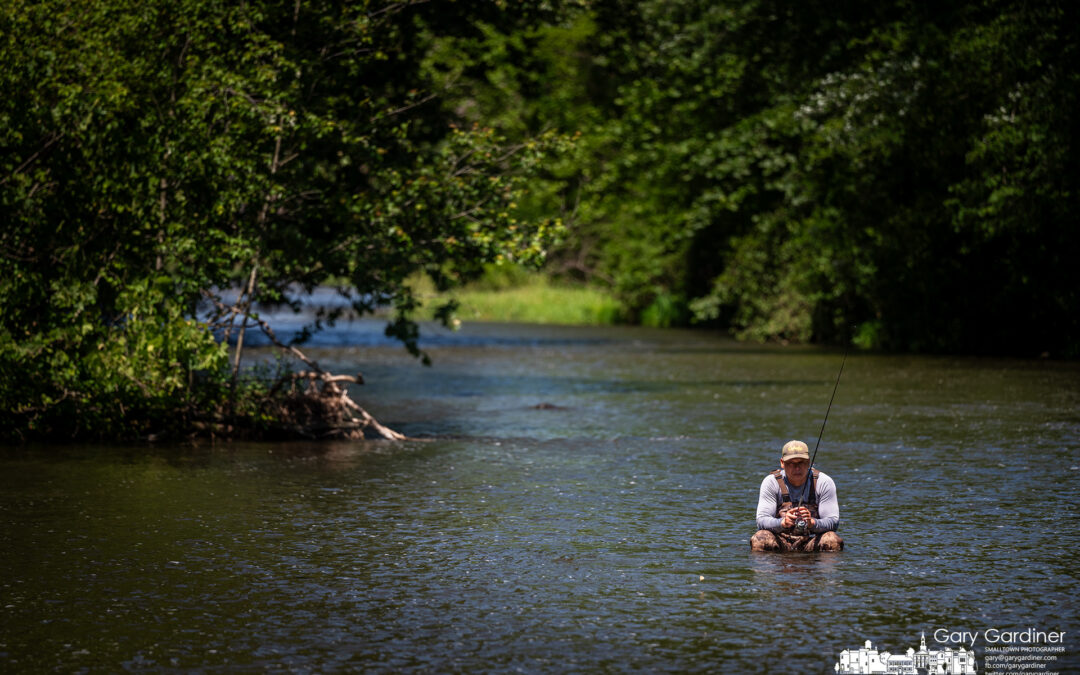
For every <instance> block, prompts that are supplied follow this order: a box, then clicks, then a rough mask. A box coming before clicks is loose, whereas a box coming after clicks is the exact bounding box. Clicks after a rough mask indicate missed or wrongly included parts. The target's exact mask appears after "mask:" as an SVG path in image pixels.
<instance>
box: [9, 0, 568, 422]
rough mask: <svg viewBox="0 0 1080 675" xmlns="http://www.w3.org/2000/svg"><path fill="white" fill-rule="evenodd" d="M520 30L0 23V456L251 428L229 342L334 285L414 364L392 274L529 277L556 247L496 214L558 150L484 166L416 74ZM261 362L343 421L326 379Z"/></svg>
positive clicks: (375, 9)
mask: <svg viewBox="0 0 1080 675" xmlns="http://www.w3.org/2000/svg"><path fill="white" fill-rule="evenodd" d="M537 11H539V10H537ZM528 16H529V15H528V13H527V12H525V11H524V10H519V11H517V12H516V13H509V12H507V11H505V10H502V9H499V8H498V7H495V6H483V7H479V8H475V9H471V8H467V7H465V6H456V5H455V6H453V7H442V6H440V7H434V6H430V5H425V4H414V3H391V2H365V3H344V2H340V3H335V2H330V3H324V2H320V3H308V2H303V1H299V2H289V3H283V2H270V1H261V2H259V1H257V2H248V3H242V4H236V5H233V4H231V3H220V4H219V3H205V2H197V1H194V0H170V1H169V2H163V1H152V2H137V3H136V2H125V1H123V0H99V1H96V2H87V3H78V4H76V5H71V4H66V3H60V2H33V3H31V2H24V1H22V0H16V1H15V2H13V3H7V4H6V5H5V6H4V8H3V9H0V63H2V65H0V83H2V87H3V90H4V91H5V92H9V93H12V94H13V95H7V96H5V97H3V101H2V102H0V147H2V148H3V152H2V153H0V181H2V193H0V213H2V216H0V219H2V220H3V221H4V222H5V224H6V226H5V228H4V229H3V231H2V232H0V302H2V303H3V305H2V306H3V308H4V311H3V316H2V318H0V392H2V397H3V400H2V409H3V413H2V414H3V416H4V420H3V424H4V427H5V429H6V433H8V434H9V435H11V436H14V437H22V438H29V437H35V436H43V437H63V436H69V437H75V436H95V435H96V436H114V437H115V436H145V435H148V434H152V433H158V432H161V431H187V430H189V429H190V428H191V427H192V426H193V425H203V426H207V425H209V428H214V429H218V430H225V431H227V427H228V426H229V425H231V424H234V423H237V424H240V423H242V424H247V425H250V424H252V423H254V422H257V421H258V420H260V419H263V420H264V421H267V422H268V423H272V422H273V421H274V419H275V416H276V417H281V414H282V413H283V410H284V409H283V408H281V407H280V406H279V407H277V408H273V407H269V403H270V402H272V401H273V400H274V396H273V395H274V394H280V391H279V390H275V389H269V390H268V389H267V387H268V386H269V385H263V384H260V383H259V382H257V381H254V380H251V379H250V378H245V377H243V376H242V371H241V359H242V355H243V345H244V337H245V333H246V332H247V331H249V330H266V331H267V332H268V334H270V335H272V327H270V326H267V325H266V324H265V322H262V321H261V319H259V317H258V314H257V311H256V303H275V302H290V301H295V300H294V299H293V300H290V296H289V295H288V292H289V291H290V290H291V291H296V290H298V289H299V290H300V291H308V292H309V291H311V290H312V289H313V288H314V287H315V286H317V285H319V284H324V283H328V282H335V283H338V284H341V285H342V287H343V289H344V290H343V292H345V293H347V294H348V296H349V297H350V298H351V299H352V301H353V303H352V304H353V309H354V311H356V312H359V313H363V312H370V311H371V310H372V309H374V306H375V305H376V304H377V303H379V302H383V301H388V300H390V301H393V302H394V303H395V306H396V317H395V319H394V320H393V321H392V322H391V324H390V326H389V327H388V332H389V333H391V334H393V335H396V336H398V337H400V338H402V339H403V340H404V341H405V343H406V345H407V346H408V347H409V348H410V349H411V350H412V351H414V352H416V353H419V352H418V348H417V342H416V338H417V331H416V327H415V324H413V323H412V322H411V320H410V318H409V316H410V312H411V310H412V309H413V308H414V307H415V305H416V303H415V300H414V299H413V298H412V295H411V293H410V289H409V286H408V285H407V283H406V279H407V278H408V277H409V275H411V274H413V273H414V272H415V271H416V270H426V271H428V272H429V273H430V274H432V275H434V276H435V277H437V279H438V280H439V282H440V283H442V284H451V283H455V282H458V281H460V280H463V279H466V278H469V277H470V276H471V275H475V274H476V273H477V272H478V271H479V270H480V269H481V265H482V264H483V263H485V262H490V261H498V260H512V261H521V262H526V263H531V262H536V261H538V260H540V259H542V257H543V255H544V250H545V249H544V247H545V244H546V242H547V241H548V239H549V237H550V235H551V234H552V233H553V230H554V229H555V228H556V225H555V224H554V223H552V222H547V221H542V220H537V219H532V220H526V219H521V218H519V216H518V215H517V214H516V213H515V208H514V207H515V204H516V202H517V201H520V199H521V197H520V193H521V191H522V189H523V187H524V185H525V181H526V177H527V176H528V175H529V173H530V171H532V170H533V169H534V168H535V167H536V165H537V163H538V162H539V161H540V159H541V158H542V156H543V155H544V153H546V152H548V151H550V150H552V149H553V148H555V147H556V146H558V145H559V144H560V143H561V142H562V141H561V140H560V139H559V138H557V137H555V136H553V135H547V136H542V137H537V138H530V139H527V140H525V139H523V140H521V142H519V143H516V144H513V145H508V144H507V143H505V142H504V141H503V139H502V138H500V137H499V136H498V135H496V134H495V133H494V132H493V131H492V130H490V129H489V128H484V127H475V128H474V127H455V126H454V125H453V124H452V122H453V120H452V118H448V117H447V115H446V114H445V112H444V111H443V110H442V109H441V108H440V107H439V106H438V105H435V104H434V103H433V102H434V101H437V97H438V96H439V95H441V94H443V93H445V92H444V91H443V90H441V89H440V88H439V87H440V83H438V82H434V81H432V80H431V79H430V78H428V77H427V76H426V74H425V72H424V71H423V69H422V68H421V65H422V63H423V57H424V54H425V53H426V52H427V50H428V49H429V48H430V45H431V43H432V40H433V39H434V36H438V35H440V34H443V33H447V34H453V33H454V32H455V31H470V30H473V28H472V26H473V25H474V23H475V21H477V20H479V19H485V20H488V21H498V20H502V21H508V22H520V21H526V20H530V19H528ZM230 290H232V291H234V292H233V293H229V291H230ZM293 296H295V293H294V294H293ZM202 306H208V307H210V311H211V314H212V317H211V319H210V321H209V322H207V321H202V320H198V319H197V318H196V317H198V316H200V307H202ZM451 310H452V308H444V311H443V315H444V316H446V317H449V312H450V311H451ZM330 318H333V317H330ZM215 330H216V331H218V333H217V335H215ZM222 335H223V336H224V337H225V338H226V340H224V341H222V340H219V339H218V337H220V336H222ZM274 339H275V340H276V337H275V338H274ZM279 344H280V345H281V347H282V348H283V349H284V350H285V351H286V352H288V353H290V354H292V355H294V356H298V357H300V358H302V359H304V360H305V361H306V365H307V366H308V374H309V375H311V376H312V377H314V378H316V379H317V380H319V381H321V382H322V383H323V385H324V389H326V388H329V390H330V393H333V394H334V395H338V394H341V395H343V396H344V393H343V392H342V391H341V390H340V388H339V383H340V382H341V380H340V379H334V377H335V376H332V375H331V374H329V373H326V372H325V371H323V370H322V369H320V368H319V367H318V364H315V363H314V362H312V361H310V359H306V358H304V357H303V355H302V352H300V351H299V350H298V349H297V347H296V345H290V344H286V343H284V342H280V341H279ZM229 345H231V353H230V347H229ZM278 398H279V399H280V396H278ZM362 412H363V411H360V413H362ZM364 414H365V415H366V413H364ZM365 419H367V418H365Z"/></svg>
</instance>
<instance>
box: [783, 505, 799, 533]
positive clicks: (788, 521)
mask: <svg viewBox="0 0 1080 675" xmlns="http://www.w3.org/2000/svg"><path fill="white" fill-rule="evenodd" d="M798 511H799V509H791V510H790V511H788V512H787V513H785V514H784V517H783V518H782V519H781V520H780V527H782V528H784V529H785V530H790V529H791V528H793V527H795V521H796V520H798V518H797V517H796V515H797V513H798Z"/></svg>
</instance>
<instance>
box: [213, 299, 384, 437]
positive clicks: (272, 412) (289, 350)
mask: <svg viewBox="0 0 1080 675" xmlns="http://www.w3.org/2000/svg"><path fill="white" fill-rule="evenodd" d="M246 292H251V288H250V287H249V288H248V290H247V291H246ZM204 295H205V296H206V297H207V298H208V299H209V300H210V301H211V302H213V303H214V305H215V306H216V307H217V310H218V313H219V315H218V322H217V323H218V325H228V327H229V328H228V330H231V328H232V320H233V319H234V318H235V317H236V316H237V315H241V316H243V321H242V324H241V327H240V328H241V330H243V329H244V328H246V327H247V326H249V325H253V326H254V325H257V326H258V327H259V328H260V329H261V330H262V332H263V334H265V335H266V337H267V338H268V339H269V340H270V341H271V342H272V343H273V344H274V345H275V346H276V347H277V348H278V349H280V350H282V351H283V352H284V353H286V354H288V355H290V356H292V357H294V358H297V359H299V360H300V361H302V362H303V363H304V364H305V365H307V367H308V369H307V370H301V371H299V372H295V373H290V374H288V375H285V376H284V377H282V378H281V379H279V380H278V381H277V382H276V383H275V384H274V386H273V387H271V389H270V391H269V392H268V394H267V396H266V398H265V399H264V401H263V404H262V408H263V412H264V413H265V414H267V415H268V417H270V418H271V419H272V420H273V421H272V422H271V423H270V433H271V435H284V436H293V437H300V438H311V439H363V438H384V439H387V440H402V439H404V438H405V436H404V435H403V434H400V433H398V432H397V431H394V430H393V429H391V428H389V427H386V426H384V425H382V424H380V423H379V422H378V420H376V419H375V418H374V417H372V416H371V414H370V413H368V412H367V411H366V410H364V409H363V408H362V407H361V406H360V405H358V404H357V403H356V401H354V400H352V398H351V397H350V396H349V392H348V389H347V388H346V385H347V384H350V383H351V384H363V383H364V378H363V376H362V375H361V374H360V373H357V374H356V375H337V374H334V373H331V372H329V371H327V370H324V369H323V368H322V367H320V366H319V364H318V363H316V362H315V361H314V360H312V359H310V358H308V357H307V356H306V355H305V354H304V353H303V352H302V351H300V350H299V349H298V348H297V347H296V345H291V344H290V345H286V344H284V343H283V342H281V341H280V340H278V338H277V335H275V334H274V331H273V329H272V328H271V327H270V324H268V323H267V322H265V321H263V320H262V319H260V318H259V317H258V316H257V315H255V314H252V313H251V312H250V306H251V302H250V300H249V301H248V302H246V303H245V302H243V301H242V300H241V299H238V301H237V303H236V304H234V305H233V306H231V307H229V306H226V305H225V304H224V303H222V302H221V301H220V300H219V299H218V298H217V297H216V296H215V295H213V294H212V293H209V292H204ZM225 317H228V323H227V324H226V323H225ZM248 321H251V322H253V323H252V324H248ZM241 334H242V333H241ZM242 348H243V347H242V343H240V342H238V343H237V345H236V355H235V363H236V364H239V362H240V350H241V349H242ZM303 383H306V384H303ZM234 386H235V377H234ZM218 426H220V425H218ZM210 432H211V433H212V434H213V433H214V430H213V429H210ZM218 433H223V434H226V435H233V434H234V428H233V427H232V426H230V427H229V428H228V429H222V430H221V431H220V432H218Z"/></svg>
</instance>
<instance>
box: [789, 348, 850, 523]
mask: <svg viewBox="0 0 1080 675" xmlns="http://www.w3.org/2000/svg"><path fill="white" fill-rule="evenodd" d="M847 355H848V346H847V345H844V358H843V359H841V360H840V372H838V373H837V374H836V384H834V385H833V388H832V396H830V397H829V407H828V408H826V409H825V419H823V420H821V431H819V432H818V436H817V443H815V444H814V454H813V456H811V457H810V467H809V468H808V469H807V470H806V480H808V481H811V483H810V484H811V485H813V482H812V481H813V480H814V460H816V459H817V451H818V448H820V447H821V437H822V436H823V435H825V424H826V423H828V421H829V413H830V412H831V411H832V404H833V401H835V400H836V390H837V389H839V388H840V376H841V375H843V374H844V364H845V363H847ZM809 497H810V490H809V488H808V489H807V490H806V491H805V492H804V493H803V496H802V497H800V498H799V504H798V506H799V508H802V505H803V501H804V500H805V499H808V498H809ZM795 529H796V531H801V532H805V531H806V521H805V520H802V519H801V518H800V519H799V521H798V522H796V523H795Z"/></svg>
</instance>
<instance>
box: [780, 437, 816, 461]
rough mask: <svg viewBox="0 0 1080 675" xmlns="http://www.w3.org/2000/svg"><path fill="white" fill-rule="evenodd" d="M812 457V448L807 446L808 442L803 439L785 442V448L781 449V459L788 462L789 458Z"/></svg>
mask: <svg viewBox="0 0 1080 675" xmlns="http://www.w3.org/2000/svg"><path fill="white" fill-rule="evenodd" d="M800 458H802V459H810V448H808V447H806V443H803V442H802V441H788V442H787V443H784V449H783V450H781V451H780V461H781V462H786V461H788V460H789V459H800Z"/></svg>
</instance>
